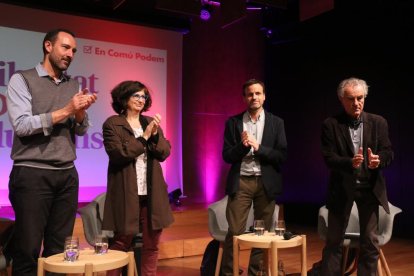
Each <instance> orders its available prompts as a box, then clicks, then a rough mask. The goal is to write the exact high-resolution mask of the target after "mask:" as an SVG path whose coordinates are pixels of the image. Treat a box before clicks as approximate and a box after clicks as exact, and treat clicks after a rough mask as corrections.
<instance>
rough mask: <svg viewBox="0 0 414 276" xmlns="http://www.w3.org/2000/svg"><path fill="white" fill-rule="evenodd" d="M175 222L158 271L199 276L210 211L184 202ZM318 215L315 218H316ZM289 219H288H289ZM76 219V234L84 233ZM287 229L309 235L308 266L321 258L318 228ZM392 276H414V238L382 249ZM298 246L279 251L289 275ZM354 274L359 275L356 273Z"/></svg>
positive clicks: (164, 275) (244, 260) (245, 253)
mask: <svg viewBox="0 0 414 276" xmlns="http://www.w3.org/2000/svg"><path fill="white" fill-rule="evenodd" d="M174 217H175V223H174V224H173V225H172V226H171V227H170V228H167V229H165V230H164V232H163V234H162V238H161V244H160V260H159V264H158V273H157V275H160V276H184V275H185V276H193V275H194V276H195V275H197V276H198V275H200V264H201V260H202V255H203V253H204V250H205V248H206V246H207V244H208V242H209V241H211V239H212V238H211V237H210V234H209V232H208V212H207V206H205V205H203V204H198V205H197V204H191V205H190V206H186V205H184V206H183V207H180V208H176V209H175V210H174ZM316 219H317V218H315V220H316ZM286 220H287V222H289V220H288V218H286ZM79 224H81V221H79V220H78V221H77V227H76V226H75V232H76V230H77V231H79V232H78V233H77V235H79V237H81V236H82V235H83V233H82V231H81V229H80V228H81V227H80V225H79ZM287 228H288V231H293V232H296V233H300V234H305V235H306V236H307V267H308V270H309V269H311V267H312V265H313V264H314V263H316V262H318V261H319V260H320V259H321V252H322V248H323V245H324V243H323V241H322V240H321V239H320V238H319V236H318V233H317V228H316V226H315V227H304V226H299V225H289V224H288V225H287ZM382 250H383V252H384V255H385V258H386V259H387V262H388V265H389V267H390V270H391V272H392V275H393V276H409V275H414V239H413V240H406V239H399V238H395V237H393V238H392V239H391V241H390V242H389V243H388V244H386V245H385V246H384V247H383V248H382ZM249 252H250V251H249V250H242V251H241V254H240V265H241V268H242V269H243V270H244V273H243V275H247V273H246V270H247V269H246V267H247V265H248V258H249ZM299 253H300V252H299V247H297V248H292V249H281V250H279V258H280V259H282V260H283V262H284V265H285V270H286V273H287V274H291V275H299V274H298V273H299V268H300V259H299V256H300V255H299ZM353 275H356V273H354V274H353Z"/></svg>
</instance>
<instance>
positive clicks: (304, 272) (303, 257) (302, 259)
mask: <svg viewBox="0 0 414 276" xmlns="http://www.w3.org/2000/svg"><path fill="white" fill-rule="evenodd" d="M301 237H302V254H301V263H302V268H301V271H302V273H301V276H306V275H307V264H306V235H301Z"/></svg>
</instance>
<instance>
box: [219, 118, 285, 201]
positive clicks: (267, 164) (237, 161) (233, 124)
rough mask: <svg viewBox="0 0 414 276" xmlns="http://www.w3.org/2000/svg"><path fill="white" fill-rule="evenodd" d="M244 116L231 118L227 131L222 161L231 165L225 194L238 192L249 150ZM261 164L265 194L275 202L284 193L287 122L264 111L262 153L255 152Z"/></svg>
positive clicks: (260, 150) (260, 147)
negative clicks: (243, 133) (243, 139)
mask: <svg viewBox="0 0 414 276" xmlns="http://www.w3.org/2000/svg"><path fill="white" fill-rule="evenodd" d="M243 114H244V112H243V113H241V114H238V115H236V116H233V117H230V118H229V119H228V120H227V122H226V127H225V131H224V145H223V151H222V155H223V159H224V161H225V162H227V163H230V164H232V166H231V168H230V172H229V174H228V177H227V185H226V194H228V195H233V194H234V193H236V192H237V191H238V189H239V184H240V167H241V162H242V159H243V157H244V156H246V154H247V153H248V152H249V151H250V147H245V146H244V145H243V144H242V141H241V133H242V132H243ZM254 154H255V157H257V158H258V159H259V161H260V167H261V173H262V181H263V185H264V189H265V191H266V195H267V196H268V198H270V199H275V197H276V195H277V194H280V193H281V192H282V175H281V164H282V163H283V162H284V161H285V160H286V158H287V142H286V134H285V127H284V122H283V120H282V119H281V118H279V117H277V116H275V115H273V114H271V113H269V112H266V111H265V124H264V129H263V137H262V142H261V144H260V146H259V150H258V151H257V152H255V153H254Z"/></svg>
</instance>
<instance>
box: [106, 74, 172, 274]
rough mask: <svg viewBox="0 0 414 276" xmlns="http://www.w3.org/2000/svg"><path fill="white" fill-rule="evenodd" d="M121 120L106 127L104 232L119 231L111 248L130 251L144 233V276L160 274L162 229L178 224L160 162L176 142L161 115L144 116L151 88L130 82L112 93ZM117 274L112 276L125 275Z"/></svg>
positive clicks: (116, 117) (113, 120)
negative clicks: (165, 129)
mask: <svg viewBox="0 0 414 276" xmlns="http://www.w3.org/2000/svg"><path fill="white" fill-rule="evenodd" d="M111 96H112V108H113V109H114V111H115V112H116V113H118V115H113V116H111V117H109V118H108V119H107V120H106V121H105V122H104V124H103V138H104V146H105V150H106V153H107V154H108V156H109V165H108V183H107V194H106V201H105V212H104V219H103V227H102V228H103V229H105V230H112V231H114V239H113V241H112V242H111V244H110V246H109V248H110V249H115V250H122V251H128V250H129V249H130V247H131V244H132V240H133V238H134V237H135V236H136V235H137V234H138V233H140V232H142V237H143V246H142V251H141V256H142V257H141V258H142V259H141V274H140V275H146V276H147V275H154V276H155V275H156V272H157V259H158V244H159V240H160V236H161V232H162V229H163V228H165V227H168V226H169V225H170V224H171V223H173V221H174V219H173V216H172V212H171V207H170V204H169V199H168V191H167V184H166V183H165V181H164V177H163V173H162V168H161V165H160V162H162V161H164V160H165V159H166V158H167V157H168V156H169V155H170V149H171V146H170V143H169V142H168V140H167V139H166V138H165V137H164V135H163V132H162V129H161V127H160V122H161V116H160V115H159V114H155V115H154V117H153V118H152V117H148V116H144V115H142V113H143V112H144V111H147V110H148V109H149V108H150V107H151V104H152V100H151V95H150V93H149V91H148V89H147V87H146V86H145V85H144V84H142V83H141V82H138V81H124V82H121V83H120V84H118V85H117V86H115V88H114V89H113V90H112V91H111ZM119 274H120V270H112V271H110V272H109V273H108V275H119Z"/></svg>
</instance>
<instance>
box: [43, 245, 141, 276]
mask: <svg viewBox="0 0 414 276" xmlns="http://www.w3.org/2000/svg"><path fill="white" fill-rule="evenodd" d="M125 265H128V276H134V275H135V267H134V266H135V260H134V253H133V252H123V251H117V250H108V253H106V254H103V255H97V254H95V252H94V250H90V249H85V250H80V252H79V259H78V260H77V261H75V262H65V261H64V260H63V253H60V254H56V255H52V256H50V257H47V258H39V260H38V267H37V275H38V276H44V275H45V271H49V272H55V273H84V274H85V275H86V276H92V275H93V273H94V272H100V271H107V270H112V269H116V268H120V267H123V266H125Z"/></svg>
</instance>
